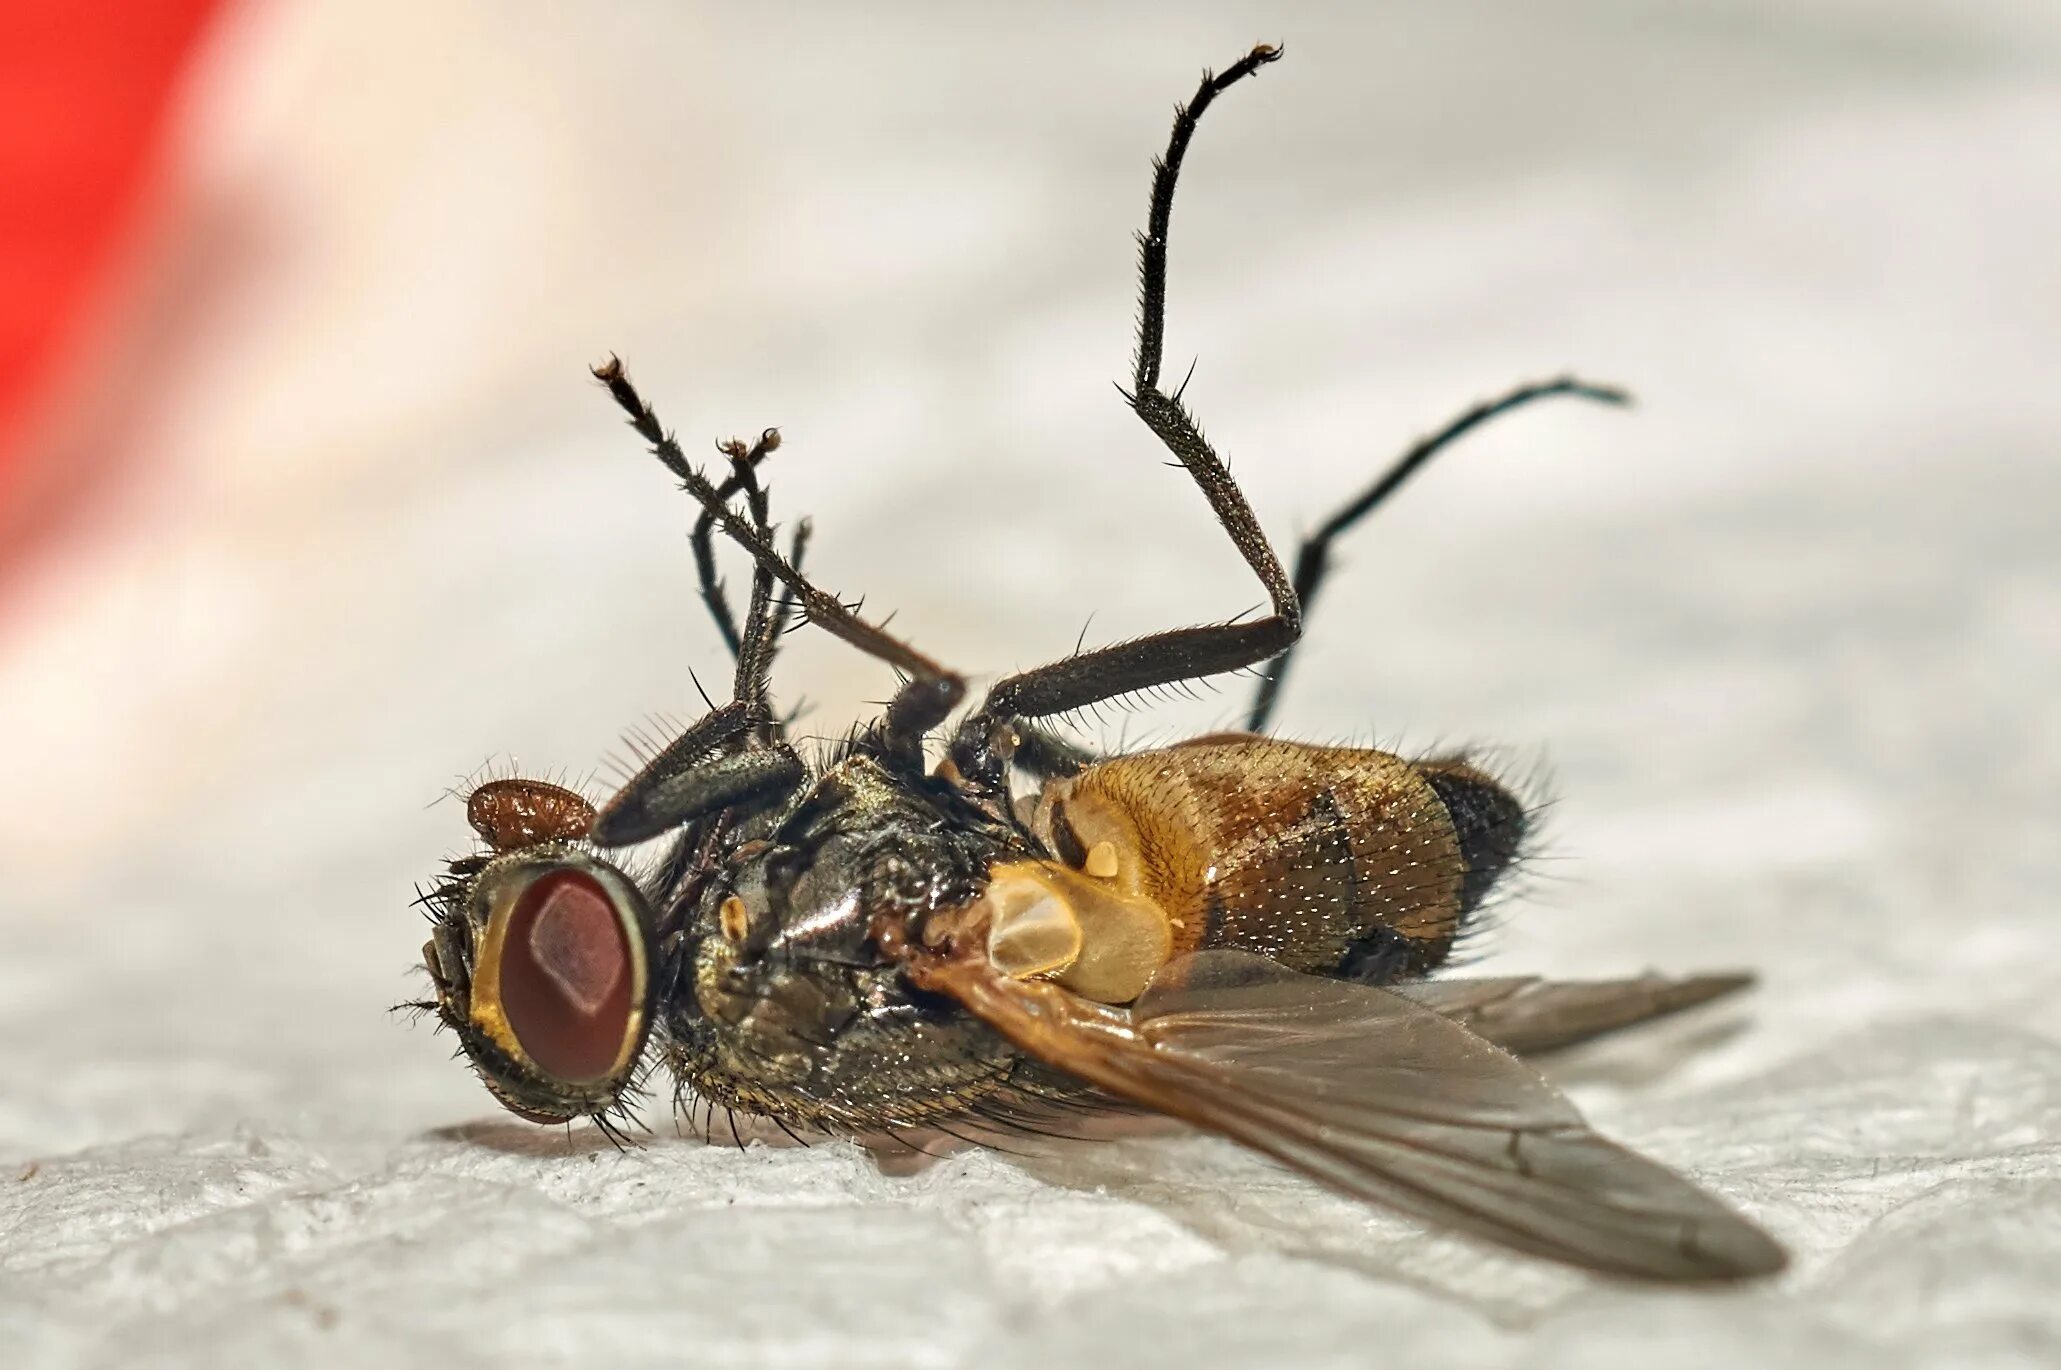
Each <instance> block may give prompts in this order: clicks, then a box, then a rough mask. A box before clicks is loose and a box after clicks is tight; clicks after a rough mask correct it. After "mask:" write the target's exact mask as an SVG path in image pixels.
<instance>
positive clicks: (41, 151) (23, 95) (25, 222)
mask: <svg viewBox="0 0 2061 1370" xmlns="http://www.w3.org/2000/svg"><path fill="white" fill-rule="evenodd" d="M219 8H221V5H220V3H219V0H83V2H82V3H69V4H67V3H52V0H0V514H5V513H7V512H9V511H8V509H7V508H6V506H7V505H8V504H9V503H10V502H11V500H10V496H11V494H12V493H13V492H14V491H15V490H16V489H17V487H18V485H19V480H18V477H19V476H20V474H21V472H20V469H19V467H20V464H21V463H22V462H23V461H24V460H25V459H26V456H27V451H28V446H29V442H28V438H29V433H30V431H31V429H32V428H33V427H34V422H33V421H34V419H35V418H36V417H37V411H38V403H39V397H40V395H41V393H42V392H43V391H44V390H45V389H46V388H47V387H48V386H49V385H50V384H51V383H52V382H53V381H54V380H55V379H56V377H57V375H58V374H59V372H60V371H61V368H62V366H63V363H64V362H65V360H66V358H67V355H68V354H69V353H71V352H72V351H73V350H74V349H75V348H76V347H77V346H78V345H79V344H80V343H81V342H82V341H83V335H84V333H85V332H86V331H87V325H88V323H89V321H90V320H94V319H95V318H96V316H98V315H99V314H100V313H102V312H103V306H105V305H107V302H106V301H103V300H102V299H101V298H99V295H100V287H101V285H102V283H103V282H105V281H107V280H108V279H109V274H110V268H111V267H112V266H113V265H114V264H115V263H116V261H117V260H118V259H119V257H120V254H121V252H122V251H123V249H124V248H125V247H126V246H128V245H129V243H130V242H131V240H132V239H133V238H134V237H135V236H136V235H135V234H134V233H133V232H132V230H133V228H134V227H135V224H134V222H133V221H134V220H135V219H136V218H137V210H138V209H139V207H140V206H141V204H142V203H143V201H144V199H145V198H146V197H145V191H146V190H147V188H148V186H149V184H150V180H151V174H152V172H153V171H154V170H155V161H156V156H157V154H158V153H159V152H160V151H161V150H162V148H163V147H164V145H165V138H164V133H165V125H166V123H167V119H168V116H169V115H170V114H171V112H172V109H173V105H174V101H173V98H172V97H173V96H174V94H175V93H176V90H177V87H178V82H179V77H180V74H181V73H182V72H183V71H184V70H185V68H186V67H187V65H188V64H189V63H190V62H191V61H192V59H193V56H194V54H195V53H196V51H197V50H198V48H199V41H200V38H201V36H202V34H203V31H204V30H205V28H206V24H207V20H208V17H209V16H210V14H212V13H213V12H214V11H215V10H217V9H219ZM0 521H7V522H11V521H12V520H0Z"/></svg>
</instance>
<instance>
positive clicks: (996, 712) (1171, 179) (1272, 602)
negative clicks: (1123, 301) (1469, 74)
mask: <svg viewBox="0 0 2061 1370" xmlns="http://www.w3.org/2000/svg"><path fill="white" fill-rule="evenodd" d="M1280 55H1281V52H1280V49H1278V48H1274V47H1269V46H1265V45H1262V46H1260V47H1256V48H1254V49H1253V50H1252V51H1251V52H1250V53H1247V54H1246V55H1245V57H1244V58H1242V59H1241V60H1240V61H1238V62H1237V63H1236V64H1235V65H1233V66H1232V67H1230V68H1229V69H1228V70H1226V71H1225V72H1223V73H1222V74H1221V75H1214V74H1211V73H1208V72H1205V73H1204V74H1203V78H1202V84H1201V85H1200V86H1198V87H1197V88H1196V91H1195V94H1194V96H1193V97H1192V98H1191V99H1190V100H1189V101H1188V103H1187V104H1185V105H1183V106H1181V107H1180V108H1178V109H1177V110H1175V112H1174V127H1173V133H1172V135H1171V136H1170V137H1169V139H1168V141H1167V148H1166V154H1165V156H1164V157H1162V158H1161V159H1160V160H1159V161H1158V162H1157V163H1156V165H1155V167H1154V172H1153V178H1152V199H1151V206H1150V210H1149V212H1148V217H1147V222H1146V228H1145V232H1144V233H1143V234H1141V235H1140V236H1139V239H1138V274H1139V281H1140V286H1139V300H1138V346H1137V353H1136V356H1135V358H1134V359H1133V362H1134V364H1133V370H1132V376H1131V388H1130V389H1129V390H1128V391H1125V392H1123V393H1124V399H1125V400H1126V401H1127V402H1128V403H1129V404H1130V406H1131V408H1132V410H1133V411H1134V412H1135V413H1136V414H1137V415H1138V417H1139V418H1140V419H1142V420H1144V422H1145V426H1146V427H1148V428H1150V429H1151V430H1152V431H1153V433H1154V434H1155V435H1156V436H1157V437H1158V438H1159V440H1160V441H1161V442H1162V443H1163V444H1165V446H1166V448H1167V450H1168V451H1170V452H1172V453H1173V454H1174V456H1175V458H1177V459H1178V460H1179V462H1180V464H1181V466H1182V467H1183V468H1184V469H1185V470H1186V471H1187V472H1188V475H1189V476H1190V478H1191V479H1193V480H1194V482H1195V484H1196V485H1197V486H1198V487H1199V488H1200V489H1201V491H1202V494H1203V498H1205V499H1206V500H1208V501H1209V506H1210V510H1211V512H1213V513H1214V514H1215V515H1216V517H1217V521H1218V522H1219V523H1220V524H1222V525H1223V528H1224V531H1225V532H1226V533H1227V534H1229V535H1230V538H1231V542H1232V544H1233V545H1234V546H1236V547H1237V549H1238V551H1239V554H1240V555H1242V556H1243V557H1244V558H1245V562H1246V564H1247V565H1248V566H1250V567H1251V568H1252V570H1253V574H1254V575H1256V576H1258V577H1259V581H1260V584H1261V585H1262V586H1264V587H1265V589H1266V592H1267V599H1268V602H1269V607H1270V609H1271V612H1269V613H1268V614H1266V615H1265V616H1264V617H1261V618H1257V619H1251V620H1247V621H1244V622H1230V623H1215V624H1206V625H1202V626H1199V627H1194V628H1175V629H1171V630H1169V631H1166V632H1161V633H1152V634H1150V635H1148V636H1145V637H1141V638H1136V639H1133V640H1132V641H1129V642H1122V643H1117V644H1115V645H1113V646H1109V647H1101V648H1097V649H1096V650H1094V651H1089V652H1079V653H1076V654H1075V655H1073V656H1070V657H1066V658H1064V659H1062V660H1059V661H1055V662H1053V663H1051V664H1050V665H1046V666H1041V667H1038V668H1036V669H1035V670H1030V671H1025V672H1023V673H1021V674H1019V675H1014V676H1010V677H1008V678H1006V679H1004V680H1002V681H1000V682H998V683H997V684H996V685H995V687H994V688H993V689H992V690H990V691H989V692H988V696H987V698H986V700H985V701H983V702H982V704H981V706H980V708H979V709H977V710H975V711H974V713H973V714H971V715H970V716H969V717H968V718H967V720H966V722H965V723H964V724H963V725H962V727H961V728H960V731H959V734H958V737H957V739H956V741H955V743H954V747H953V757H954V760H955V762H956V763H957V764H958V766H959V768H960V770H961V771H962V772H963V773H965V774H967V775H968V776H978V777H980V778H982V779H984V780H985V781H987V782H988V783H991V784H997V783H1000V780H1001V775H1002V767H1003V766H1004V765H1005V764H1006V763H1007V760H1008V751H1009V749H1010V747H1011V746H1012V745H1013V744H1014V743H1015V741H1016V739H1017V738H1018V737H1019V736H1020V733H1021V723H1020V720H1023V719H1033V718H1043V717H1049V716H1051V715H1054V714H1063V713H1067V712H1070V711H1072V710H1074V709H1079V708H1084V707H1086V706H1088V705H1090V704H1096V703H1099V702H1101V701H1102V700H1105V699H1112V698H1115V697H1116V696H1118V695H1123V694H1128V693H1130V692H1132V691H1134V690H1143V689H1149V688H1151V687H1153V686H1156V685H1166V684H1171V683H1173V682H1175V681H1180V680H1193V679H1197V678H1199V677H1202V676H1210V675H1217V674H1220V673H1222V672H1225V671H1235V670H1239V669H1242V668H1244V667H1247V666H1253V665H1257V664H1258V663H1260V662H1262V661H1265V660H1267V659H1268V658H1269V657H1272V656H1274V655H1276V654H1277V653H1279V652H1281V651H1283V650H1285V649H1286V648H1287V647H1288V646H1289V645H1290V644H1291V643H1293V642H1294V641H1295V639H1296V637H1297V636H1298V635H1299V634H1300V633H1301V631H1302V608H1301V605H1300V603H1299V602H1298V601H1297V599H1296V594H1295V588H1294V586H1293V585H1292V584H1290V582H1289V579H1288V576H1287V573H1286V572H1284V571H1283V570H1282V569H1281V562H1280V559H1279V558H1277V557H1276V556H1275V555H1274V550H1273V548H1272V547H1271V546H1269V545H1268V543H1267V539H1266V536H1265V534H1263V533H1262V532H1261V531H1260V526H1259V520H1258V519H1257V518H1255V517H1254V516H1253V512H1252V506H1251V505H1250V504H1248V503H1247V502H1246V499H1245V496H1244V494H1243V493H1241V492H1240V491H1239V489H1238V485H1237V482H1235V481H1234V480H1232V479H1231V473H1230V471H1229V470H1228V469H1227V468H1226V467H1225V465H1224V463H1223V460H1222V459H1221V458H1220V457H1218V456H1217V454H1216V452H1215V451H1214V450H1213V449H1212V448H1211V447H1210V445H1209V443H1208V442H1207V441H1206V440H1205V439H1204V438H1203V436H1202V430H1201V428H1200V427H1199V426H1198V425H1197V424H1196V422H1195V419H1194V417H1193V416H1192V415H1191V414H1189V412H1188V410H1187V408H1186V407H1185V406H1184V405H1183V404H1182V403H1181V396H1180V392H1179V391H1178V390H1177V391H1175V393H1173V394H1171V395H1169V394H1167V393H1166V392H1165V391H1164V390H1162V389H1161V388H1160V365H1161V361H1162V359H1163V356H1164V352H1165V341H1166V261H1167V233H1168V228H1169V225H1170V223H1171V221H1172V217H1173V206H1174V184H1175V182H1176V181H1177V180H1178V178H1179V177H1180V173H1181V161H1182V158H1183V157H1185V156H1186V155H1187V151H1188V143H1189V140H1190V139H1191V138H1193V137H1194V134H1195V126H1196V122H1197V120H1199V119H1200V118H1201V117H1202V114H1203V112H1204V111H1205V110H1207V109H1208V108H1209V106H1210V104H1211V103H1212V102H1213V101H1214V100H1215V99H1216V97H1217V96H1218V95H1219V94H1221V93H1222V92H1223V91H1224V90H1225V89H1227V88H1228V87H1230V86H1233V85H1235V84H1237V83H1238V82H1239V81H1242V80H1244V79H1245V78H1246V77H1248V76H1250V75H1252V74H1253V73H1254V72H1256V71H1258V70H1259V69H1260V68H1261V67H1263V66H1265V65H1266V64H1267V63H1269V62H1272V61H1274V60H1275V59H1276V58H1278V57H1279V56H1280Z"/></svg>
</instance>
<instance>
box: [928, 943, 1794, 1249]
mask: <svg viewBox="0 0 2061 1370" xmlns="http://www.w3.org/2000/svg"><path fill="white" fill-rule="evenodd" d="M922 978H923V979H924V980H925V981H926V982H927V983H928V984H930V986H931V987H932V988H935V989H938V990H942V991H943V992H945V993H948V994H951V995H953V996H954V997H955V998H957V999H959V1000H960V1002H962V1003H964V1004H965V1005H966V1006H967V1007H968V1008H969V1009H970V1010H971V1011H972V1012H974V1013H975V1014H977V1015H978V1016H979V1017H981V1018H982V1019H984V1020H985V1021H987V1022H988V1023H989V1024H991V1025H992V1026H993V1027H995V1028H996V1029H997V1030H998V1031H1000V1032H1001V1033H1002V1034H1003V1035H1004V1036H1006V1037H1008V1038H1009V1039H1010V1040H1011V1041H1012V1042H1014V1043H1016V1045H1018V1046H1019V1047H1021V1048H1023V1049H1024V1050H1025V1051H1028V1052H1030V1053H1031V1054H1032V1055H1035V1056H1037V1057H1038V1058H1039V1059H1041V1060H1044V1061H1046V1062H1048V1063H1049V1064H1052V1065H1055V1066H1058V1067H1060V1068H1061V1069H1064V1070H1067V1071H1070V1072H1072V1073H1073V1074H1075V1075H1077V1076H1079V1077H1081V1078H1082V1079H1084V1080H1087V1081H1089V1082H1091V1083H1093V1084H1096V1085H1099V1086H1100V1087H1102V1088H1103V1089H1105V1090H1107V1091H1109V1092H1110V1093H1112V1094H1115V1095H1118V1096H1120V1097H1122V1098H1125V1099H1130V1100H1133V1101H1135V1102H1137V1103H1140V1104H1143V1105H1145V1106H1146V1107H1148V1108H1151V1109H1154V1110H1156V1111H1158V1112H1161V1113H1165V1114H1168V1115H1171V1116H1173V1117H1176V1118H1180V1119H1182V1120H1184V1121H1186V1122H1189V1123H1192V1124H1194V1125H1195V1126H1197V1127H1201V1128H1205V1129H1208V1130H1209V1131H1212V1132H1217V1133H1221V1134H1223V1135H1224V1136H1227V1137H1230V1138H1232V1139H1233V1140H1235V1141H1238V1142H1242V1143H1244V1144H1245V1145H1246V1146H1249V1147H1252V1148H1253V1149H1255V1150H1257V1151H1261V1152H1264V1153H1266V1154H1267V1155H1269V1156H1272V1157H1274V1158H1276V1159H1277V1160H1280V1161H1283V1162H1285V1163H1287V1164H1288V1165H1291V1166H1293V1167H1295V1168H1296V1169H1297V1170H1300V1171H1302V1172H1303V1173H1304V1174H1306V1175H1309V1176H1311V1177H1312V1178H1314V1179H1317V1180H1320V1181H1322V1182H1323V1183H1325V1184H1327V1185H1329V1186H1331V1187H1332V1188H1334V1189H1337V1190H1339V1191H1341V1192H1343V1193H1346V1194H1349V1195H1352V1196H1354V1197H1356V1198H1360V1199H1365V1200H1369V1201H1371V1202H1376V1203H1381V1204H1385V1205H1387V1206H1389V1207H1391V1208H1396V1209H1399V1210H1401V1211H1403V1212H1406V1213H1409V1214H1411V1215H1413V1216H1416V1217H1419V1218H1424V1219H1427V1220H1431V1221H1434V1222H1441V1223H1446V1224H1449V1225H1453V1226H1457V1227H1460V1228H1462V1229H1464V1230H1466V1231H1469V1232H1471V1233H1474V1234H1475V1235H1478V1236H1482V1237H1486V1238H1489V1239H1491V1240H1494V1241H1497V1242H1501V1243H1502V1244H1504V1245H1506V1246H1511V1247H1514V1248H1516V1249H1518V1250H1521V1251H1526V1252H1530V1253H1532V1254H1535V1255H1541V1256H1548V1257H1552V1258H1555V1259H1558V1260H1563V1261H1568V1262H1570V1263H1572V1264H1575V1265H1582V1266H1587V1267H1590V1268H1592V1269H1596V1270H1603V1271H1609V1272H1612V1273H1615V1274H1621V1275H1634V1276H1641V1277H1645V1278H1649V1279H1669V1280H1715V1279H1737V1278H1741V1277H1744V1276H1750V1275H1764V1274H1769V1273H1772V1272H1774V1271H1776V1270H1779V1269H1781V1268H1782V1266H1783V1264H1784V1263H1785V1259H1786V1258H1785V1257H1784V1255H1783V1252H1782V1249H1781V1248H1780V1247H1779V1246H1777V1245H1776V1244H1775V1243H1774V1241H1773V1240H1771V1239H1770V1238H1769V1237H1768V1236H1767V1235H1766V1234H1765V1233H1763V1232H1762V1231H1761V1230H1760V1229H1759V1228H1757V1227H1755V1226H1754V1225H1753V1224H1752V1223H1750V1222H1748V1221H1747V1220H1746V1219H1745V1218H1743V1217H1741V1216H1740V1215H1739V1214H1737V1213H1736V1212H1734V1211H1733V1210H1732V1209H1731V1208H1729V1207H1728V1206H1726V1205H1725V1204H1724V1203H1723V1202H1722V1201H1721V1200H1719V1199H1717V1198H1715V1197H1713V1196H1712V1195H1710V1194H1707V1193H1705V1192H1704V1191H1702V1190H1700V1189H1698V1188H1697V1187H1696V1186H1694V1185H1692V1184H1690V1183H1689V1182H1688V1181H1687V1180H1684V1179H1683V1178H1681V1177H1680V1176H1679V1175H1676V1174H1675V1173H1674V1172H1673V1171H1670V1170H1667V1169H1666V1168H1664V1167H1662V1166H1660V1165H1657V1164H1655V1163H1654V1162H1652V1161H1648V1160H1645V1159H1644V1158H1642V1157H1640V1156H1637V1155H1635V1154H1633V1153H1632V1152H1630V1151H1627V1150H1625V1149H1624V1148H1622V1147H1620V1146H1617V1145H1616V1144H1614V1143H1612V1142H1609V1141H1606V1140H1604V1139H1603V1138H1602V1137H1599V1136H1598V1135H1597V1134H1596V1133H1595V1132H1593V1131H1592V1130H1590V1128H1589V1126H1588V1124H1586V1123H1585V1122H1583V1121H1582V1118H1581V1115H1580V1114H1579V1113H1577V1112H1576V1111H1575V1108H1574V1106H1573V1105H1572V1104H1571V1103H1569V1102H1568V1101H1567V1099H1566V1097H1565V1096H1564V1095H1562V1094H1561V1093H1560V1092H1559V1091H1558V1090H1556V1089H1554V1088H1553V1087H1552V1086H1551V1085H1550V1084H1548V1083H1546V1081H1545V1080H1544V1079H1542V1078H1541V1077H1540V1076H1539V1075H1538V1074H1537V1073H1535V1072H1534V1071H1532V1070H1531V1069H1530V1068H1529V1067H1528V1066H1526V1065H1524V1064H1523V1063H1522V1062H1520V1061H1518V1060H1517V1058H1516V1057H1514V1056H1511V1055H1510V1054H1509V1053H1508V1052H1506V1051H1504V1050H1503V1049H1501V1048H1500V1047H1498V1046H1496V1045H1495V1044H1493V1043H1491V1042H1489V1041H1487V1040H1485V1039H1484V1038H1482V1037H1480V1036H1477V1035H1476V1034H1475V1033H1473V1032H1471V1031H1469V1030H1468V1029H1467V1028H1466V1027H1464V1026H1463V1025H1461V1024H1460V1023H1459V1022H1457V1021H1456V1020H1454V1019H1453V1018H1449V1017H1447V1016H1445V1015H1444V1014H1442V1013H1440V1012H1438V1011H1437V1010H1435V1009H1431V1008H1427V1007H1425V1006H1424V1005H1422V1004H1419V1003H1416V1002H1414V1001H1412V1000H1411V999H1408V998H1405V997H1404V996H1402V995H1399V994H1394V993H1391V992H1389V991H1387V990H1381V989H1375V988H1371V987H1369V986H1365V985H1357V984H1348V983H1341V982H1338V981H1333V980H1323V979H1318V978H1316V977H1313V976H1305V975H1298V974H1296V973H1294V972H1292V971H1288V970H1285V969H1283V968H1282V967H1281V966H1279V965H1277V964H1276V963H1274V962H1272V961H1269V960H1267V959H1265V958H1264V957H1260V956H1254V955H1252V954H1250V953H1246V952H1229V951H1210V952H1201V953H1197V954H1195V955H1192V956H1187V957H1183V958H1181V959H1180V960H1178V961H1176V962H1174V963H1173V964H1172V965H1170V966H1168V967H1167V968H1166V969H1165V970H1163V971H1162V972H1160V974H1159V976H1158V977H1157V978H1155V979H1154V981H1153V983H1152V986H1151V987H1150V988H1149V989H1147V990H1146V992H1145V994H1144V995H1143V996H1142V997H1141V998H1140V999H1139V1001H1138V1003H1137V1004H1136V1005H1135V1006H1134V1007H1133V1008H1132V1009H1131V1011H1130V1012H1129V1013H1128V1014H1126V1013H1125V1012H1123V1011H1122V1010H1116V1009H1109V1008H1106V1007H1104V1006H1102V1005H1099V1004H1092V1003H1089V1002H1087V1001H1085V1000H1082V999H1079V998H1077V997H1075V996H1074V995H1071V994H1069V993H1067V992H1066V991H1064V990H1062V989H1059V988H1058V987H1057V986H1054V985H1050V984H1044V983H1040V982H1035V981H1022V980H1011V979H1008V978H1007V977H1005V976H1002V975H1000V974H999V973H998V972H996V971H995V970H994V969H993V968H992V967H991V966H988V965H985V964H983V963H982V962H979V961H973V960H967V961H952V962H942V963H937V964H934V965H933V966H931V967H928V968H927V969H926V971H925V972H924V974H923V976H922Z"/></svg>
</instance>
